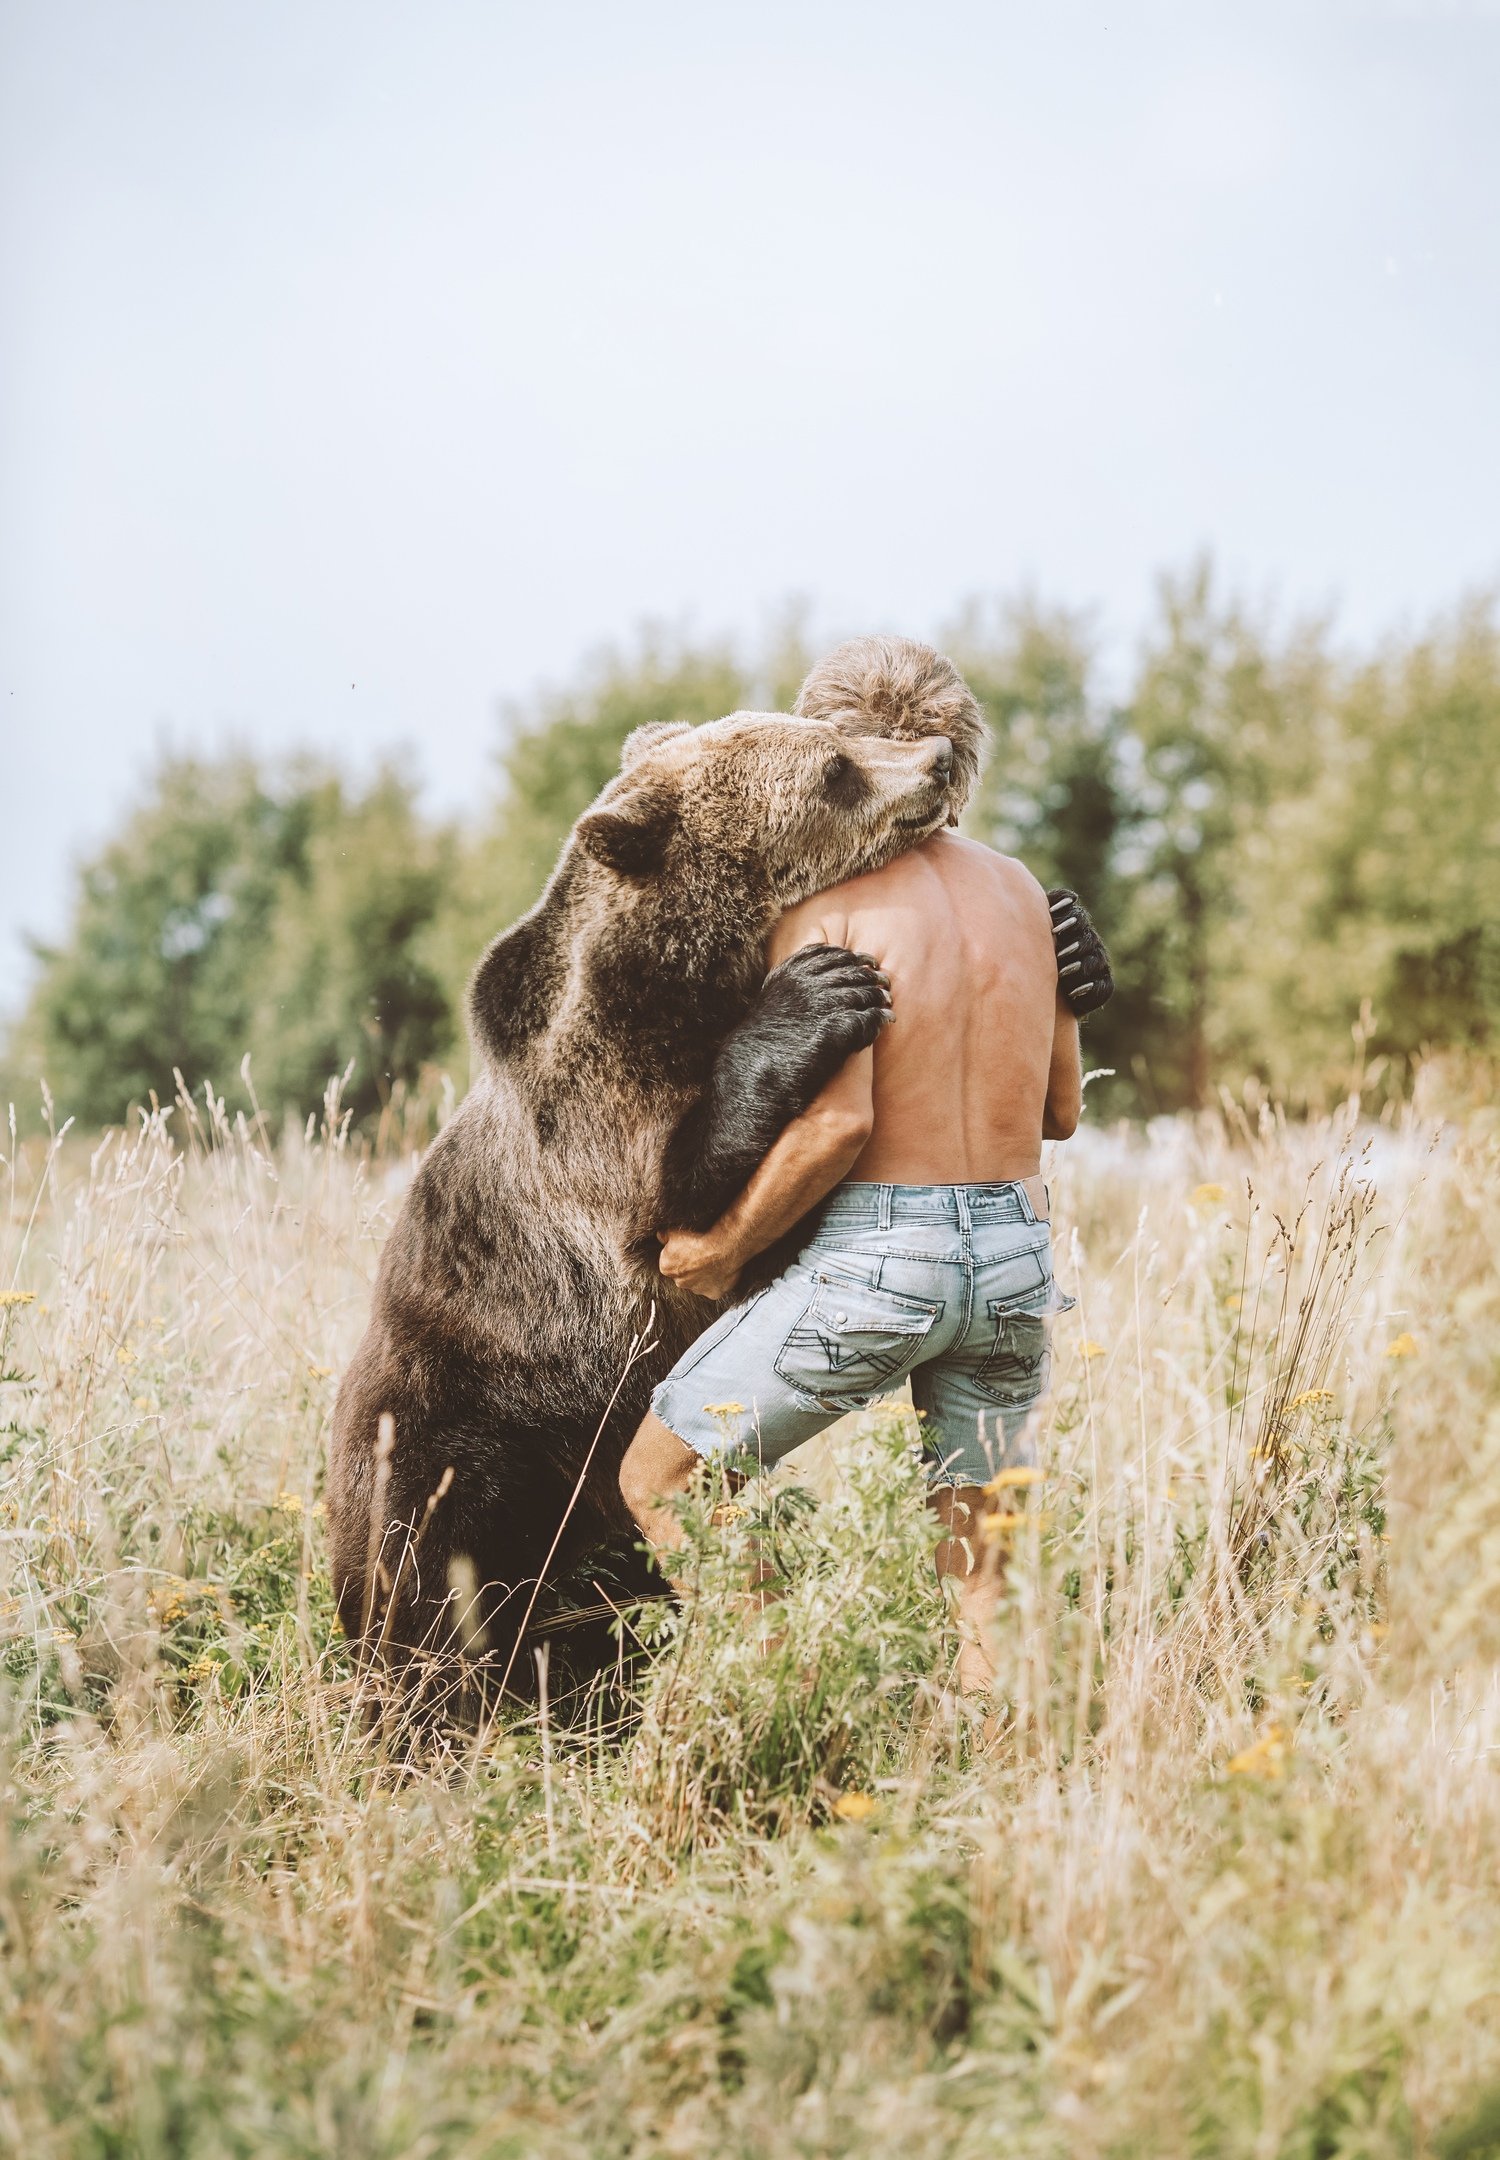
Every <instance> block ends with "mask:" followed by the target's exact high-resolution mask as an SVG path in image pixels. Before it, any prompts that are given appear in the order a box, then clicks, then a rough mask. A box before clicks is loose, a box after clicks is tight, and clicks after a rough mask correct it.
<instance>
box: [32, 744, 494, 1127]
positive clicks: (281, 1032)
mask: <svg viewBox="0 0 1500 2160" xmlns="http://www.w3.org/2000/svg"><path fill="white" fill-rule="evenodd" d="M450 857H451V849H450V845H449V842H448V838H447V836H446V835H445V834H443V833H441V832H437V833H434V832H432V831H430V830H429V829H428V828H427V827H426V826H425V825H424V824H423V822H422V820H421V818H420V816H419V814H418V811H417V808H416V804H415V801H414V796H413V790H412V787H411V785H410V783H409V782H407V781H405V780H403V779H402V778H401V777H400V776H399V775H397V774H396V773H394V772H390V771H386V772H383V773H381V774H380V775H379V777H378V778H377V779H376V780H375V781H374V783H373V784H372V785H371V786H370V787H369V788H368V789H367V790H366V791H365V792H364V793H359V792H357V791H356V790H354V789H352V788H351V787H350V785H349V784H348V783H347V782H346V781H344V780H342V779H340V778H339V777H337V776H336V775H334V774H331V773H329V772H326V771H322V770H319V769H318V768H316V767H312V766H307V765H302V766H298V767H296V768H294V769H293V770H292V771H291V772H289V773H286V774H284V775H280V776H274V775H271V774H269V773H267V772H266V771H265V770H263V769H262V768H261V767H260V766H259V765H257V764H256V763H255V762H254V761H253V760H251V759H249V758H245V757H238V756H236V757H231V758H226V759H223V760H221V761H219V762H217V763H214V762H209V761H204V760H201V759H196V758H169V759H168V760H166V761H165V762H164V763H163V764H162V765H161V766H160V768H159V769H158V771H157V773H156V774H155V776H154V778H153V780H152V782H151V784H150V787H149V789H148V792H147V795H146V798H145V800H144V801H143V802H142V803H141V804H140V805H139V806H138V807H137V808H136V810H135V811H134V812H133V813H132V814H131V816H130V817H129V819H128V820H127V821H126V824H125V827H124V829H123V831H122V832H121V833H120V834H119V836H118V837H117V838H116V839H115V840H113V841H111V842H110V843H109V845H108V846H107V847H106V848H105V849H104V850H103V851H102V853H101V854H100V855H99V856H98V857H97V858H96V859H95V860H94V861H93V862H91V863H89V864H88V865H87V866H86V867H85V869H84V870H83V872H82V874H81V877H80V880H79V890H78V898H77V902H76V905H75V910H74V917H73V924H72V930H71V935H70V937H69V939H68V942H67V943H66V944H65V945H63V946H61V947H59V948H57V949H56V950H43V951H42V952H41V953H40V958H41V962H42V967H41V973H40V977H39V979H38V982H37V985H36V989H35V992H34V995H33V997H32V1001H31V1005H30V1008H29V1010H28V1012H27V1013H26V1015H25V1016H24V1018H23V1021H22V1024H21V1028H20V1031H19V1040H18V1043H17V1045H16V1047H15V1049H14V1051H13V1053H12V1060H11V1062H12V1063H13V1064H14V1065H15V1066H16V1067H17V1068H19V1076H25V1077H36V1076H40V1077H42V1078H45V1079H46V1080H47V1081H48V1082H49V1084H50V1085H51V1087H52V1090H53V1092H54V1094H55V1095H56V1097H57V1098H58V1100H59V1102H60V1103H61V1105H62V1106H63V1109H64V1112H65V1114H67V1115H70V1116H76V1117H78V1118H80V1119H82V1120H83V1121H84V1122H85V1123H91V1124H103V1123H107V1122H111V1121H114V1120H117V1119H119V1118H121V1117H123V1116H124V1115H125V1113H126V1111H127V1110H128V1109H129V1107H130V1105H131V1104H132V1103H143V1102H145V1101H146V1100H147V1099H148V1098H149V1097H150V1096H151V1095H152V1094H153V1093H155V1094H156V1095H157V1096H159V1097H161V1098H163V1099H165V1098H169V1097H170V1095H171V1093H172V1091H173V1074H174V1072H180V1073H182V1074H183V1076H184V1077H185V1079H186V1080H187V1083H188V1085H189V1087H190V1088H195V1089H196V1088H198V1087H200V1086H201V1085H202V1083H203V1082H204V1081H205V1080H207V1081H210V1082H212V1083H213V1084H214V1086H215V1087H216V1088H217V1089H218V1090H220V1091H221V1092H227V1093H228V1094H229V1096H230V1099H231V1100H235V1099H240V1100H241V1101H243V1100H244V1097H243V1094H242V1091H240V1090H238V1089H237V1087H236V1084H235V1075H236V1074H237V1072H238V1070H239V1067H240V1063H241V1060H242V1059H243V1058H244V1056H245V1054H246V1052H247V1051H248V1052H250V1053H252V1055H253V1057H254V1060H255V1068H256V1085H257V1089H258V1090H259V1092H260V1093H261V1095H262V1096H263V1098H264V1100H265V1102H266V1105H267V1107H268V1108H271V1109H275V1110H279V1109H280V1108H281V1106H282V1105H283V1104H286V1103H290V1104H291V1105H293V1106H294V1107H295V1108H296V1109H298V1110H299V1111H300V1110H302V1109H305V1108H306V1107H307V1106H308V1105H310V1104H312V1103H315V1102H317V1101H318V1100H319V1099H320V1097H321V1096H322V1094H323V1091H324V1088H325V1086H326V1084H327V1081H328V1079H329V1077H330V1075H331V1074H334V1073H337V1072H340V1071H342V1070H343V1069H344V1067H345V1066H347V1065H351V1064H352V1066H353V1073H352V1075H351V1079H350V1083H349V1086H348V1088H347V1089H346V1092H345V1100H346V1102H347V1104H348V1105H349V1107H351V1108H352V1109H353V1110H354V1112H355V1114H356V1115H358V1116H362V1115H365V1114H366V1113H368V1112H369V1111H371V1110H373V1109H375V1108H377V1107H378V1106H379V1104H380V1103H381V1102H382V1101H384V1100H385V1099H386V1098H387V1097H388V1096H389V1094H390V1091H391V1088H392V1086H393V1085H394V1084H395V1083H396V1082H397V1081H402V1080H404V1081H410V1080H412V1079H414V1078H415V1077H416V1075H417V1074H418V1072H419V1071H420V1068H421V1066H422V1065H423V1064H424V1063H425V1062H427V1061H428V1060H431V1059H434V1058H437V1057H439V1056H441V1055H443V1054H444V1053H445V1052H446V1051H447V1049H448V1048H449V1046H450V1044H451V1040H452V1022H451V1017H450V1010H449V1002H448V999H447V997H446V995H445V993H444V991H443V989H442V987H441V985H440V983H439V982H438V979H437V976H436V974H435V972H434V970H433V968H432V967H431V965H430V963H429V962H428V960H427V958H426V954H425V951H424V939H425V937H426V935H427V933H428V929H429V926H430V924H431V922H432V919H433V917H434V915H435V913H436V912H437V909H438V907H439V904H440V902H441V901H442V900H443V898H444V896H445V893H446V889H447V885H448V882H449V880H450V877H451V867H450Z"/></svg>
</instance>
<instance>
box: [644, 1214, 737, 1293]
mask: <svg viewBox="0 0 1500 2160" xmlns="http://www.w3.org/2000/svg"><path fill="white" fill-rule="evenodd" d="M659 1234H660V1233H659ZM657 1265H658V1266H659V1267H660V1269H661V1272H662V1273H663V1275H665V1276H666V1278H667V1280H668V1281H669V1282H674V1283H677V1284H679V1285H680V1286H681V1287H682V1288H683V1289H684V1290H692V1291H694V1292H695V1293H696V1294H697V1295H698V1296H699V1297H704V1298H722V1297H727V1296H728V1295H729V1293H730V1291H731V1290H732V1289H733V1288H734V1286H735V1284H736V1283H737V1282H738V1281H739V1279H740V1266H741V1262H740V1260H739V1258H738V1256H737V1255H736V1254H734V1253H732V1252H730V1251H729V1250H728V1249H727V1247H726V1246H725V1243H724V1240H723V1239H722V1238H719V1237H716V1236H715V1234H714V1232H713V1231H712V1230H672V1231H669V1232H667V1233H666V1234H664V1235H662V1237H661V1258H660V1260H659V1261H658V1262H657Z"/></svg>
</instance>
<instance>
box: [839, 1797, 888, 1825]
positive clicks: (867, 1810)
mask: <svg viewBox="0 0 1500 2160" xmlns="http://www.w3.org/2000/svg"><path fill="white" fill-rule="evenodd" d="M879 1805H880V1803H879V1801H878V1800H877V1799H876V1798H875V1796H874V1794H873V1793H867V1792H841V1793H840V1794H839V1796H838V1798H837V1800H835V1801H834V1803H833V1812H834V1814H835V1815H837V1817H838V1818H839V1821H840V1822H868V1821H869V1819H870V1817H871V1816H872V1815H873V1814H874V1812H875V1810H876V1808H877V1807H878V1806H879Z"/></svg>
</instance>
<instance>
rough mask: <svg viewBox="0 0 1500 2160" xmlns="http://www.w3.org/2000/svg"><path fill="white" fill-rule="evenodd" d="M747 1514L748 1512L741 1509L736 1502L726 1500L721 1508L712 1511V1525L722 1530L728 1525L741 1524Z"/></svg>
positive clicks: (745, 1509) (746, 1509)
mask: <svg viewBox="0 0 1500 2160" xmlns="http://www.w3.org/2000/svg"><path fill="white" fill-rule="evenodd" d="M749 1512H750V1510H749V1509H748V1508H745V1507H741V1506H740V1504H739V1502H738V1501H737V1500H726V1501H725V1503H724V1505H723V1506H722V1507H716V1508H715V1509H714V1523H715V1525H716V1526H717V1527H718V1528H719V1529H721V1530H723V1529H725V1528H727V1527H728V1525H729V1524H730V1523H737V1522H743V1521H744V1519H745V1517H746V1516H747V1515H748V1514H749Z"/></svg>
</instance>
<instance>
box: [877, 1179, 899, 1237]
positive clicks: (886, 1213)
mask: <svg viewBox="0 0 1500 2160" xmlns="http://www.w3.org/2000/svg"><path fill="white" fill-rule="evenodd" d="M894 1190H895V1188H894V1186H891V1185H882V1186H881V1187H880V1199H879V1202H878V1203H877V1205H878V1209H879V1213H878V1214H877V1216H876V1222H877V1225H878V1227H879V1228H880V1229H882V1230H889V1229H890V1227H891V1195H892V1193H893V1191H894Z"/></svg>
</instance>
